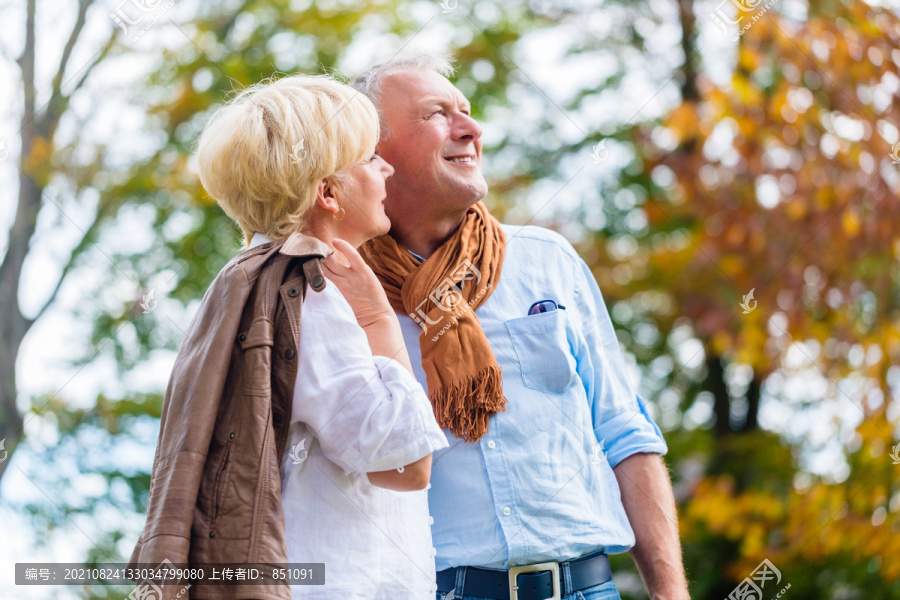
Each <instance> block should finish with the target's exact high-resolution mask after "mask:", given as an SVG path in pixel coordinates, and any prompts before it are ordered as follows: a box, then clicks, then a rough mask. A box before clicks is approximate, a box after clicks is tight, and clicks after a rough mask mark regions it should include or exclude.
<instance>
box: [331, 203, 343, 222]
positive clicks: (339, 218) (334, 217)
mask: <svg viewBox="0 0 900 600" xmlns="http://www.w3.org/2000/svg"><path fill="white" fill-rule="evenodd" d="M338 209H339V212H340V213H341V216H337V215H338V214H337V213H332V215H331V217H332V218H333V219H335V220H337V221H340V220H341V219H343V218H344V217H346V216H347V211H345V210H344V207H343V206H339V207H338Z"/></svg>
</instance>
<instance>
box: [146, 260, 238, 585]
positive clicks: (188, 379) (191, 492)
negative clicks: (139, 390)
mask: <svg viewBox="0 0 900 600" xmlns="http://www.w3.org/2000/svg"><path fill="white" fill-rule="evenodd" d="M229 268H231V269H240V267H239V266H235V265H230V266H227V267H226V269H229ZM235 276H236V277H237V278H239V279H242V280H245V279H246V278H245V277H244V276H243V275H242V274H240V273H238V274H236V275H235ZM229 281H232V282H233V281H234V279H233V278H232V277H222V276H221V275H220V276H219V277H217V278H216V279H215V280H214V281H213V284H212V285H211V286H210V288H209V290H207V292H206V294H205V295H204V298H203V301H202V302H201V304H200V308H199V309H198V311H197V314H196V315H195V317H194V319H193V321H192V322H191V326H190V328H189V329H188V331H187V333H186V334H185V338H184V341H183V342H182V345H181V349H180V350H179V352H178V356H177V358H176V359H175V365H174V367H173V369H172V375H171V376H170V378H169V384H168V387H167V389H166V396H165V400H164V401H163V407H162V414H161V416H160V425H159V439H158V442H157V446H156V453H155V456H154V460H153V471H152V475H151V479H150V496H149V499H148V504H147V521H146V524H145V527H144V531H143V533H141V536H140V538H139V539H138V542H137V545H136V546H135V549H134V551H133V553H132V555H131V560H130V563H129V565H133V564H134V563H147V564H150V563H152V564H153V565H157V564H159V563H161V562H163V561H164V560H169V561H171V562H173V563H176V564H187V563H188V554H189V550H190V541H191V526H192V523H193V519H194V506H195V505H196V502H197V495H198V492H199V489H200V482H201V479H202V477H203V469H204V466H205V463H206V455H207V452H208V451H209V446H210V441H211V439H212V435H213V428H214V426H215V422H216V413H217V411H218V408H219V403H220V401H221V398H222V390H223V388H224V386H225V380H226V373H227V372H228V367H229V364H230V361H231V351H232V348H233V345H234V339H235V336H236V335H237V330H238V327H239V326H240V319H241V310H222V306H221V304H219V303H213V302H210V299H211V298H225V297H227V298H228V305H229V306H237V305H238V303H239V305H240V307H243V305H244V301H246V296H247V295H248V294H247V293H246V292H242V291H240V290H242V289H243V288H242V287H241V286H234V285H233V284H229ZM226 287H227V288H228V289H224V288H226ZM241 294H244V295H243V299H242V298H239V297H237V296H240V295H241ZM236 295H237V296H236ZM183 597H184V596H182V598H183Z"/></svg>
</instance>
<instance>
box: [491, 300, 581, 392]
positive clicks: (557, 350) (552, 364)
mask: <svg viewBox="0 0 900 600" xmlns="http://www.w3.org/2000/svg"><path fill="white" fill-rule="evenodd" d="M506 329H507V331H509V336H510V338H511V339H512V344H513V348H514V349H515V351H516V356H517V358H518V359H519V366H520V368H521V370H522V383H523V384H524V385H525V387H527V388H531V389H533V390H538V391H540V392H544V393H547V394H562V393H564V392H565V391H566V390H568V389H569V388H570V387H572V385H574V384H575V381H576V374H575V359H574V357H573V356H572V353H571V352H570V351H569V342H568V339H567V338H566V312H565V310H552V311H550V312H545V313H540V314H536V315H528V316H527V317H520V318H518V319H510V320H509V321H507V322H506Z"/></svg>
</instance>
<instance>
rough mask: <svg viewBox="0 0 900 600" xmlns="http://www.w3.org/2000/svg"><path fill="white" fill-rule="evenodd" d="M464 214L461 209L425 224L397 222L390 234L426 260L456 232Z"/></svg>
mask: <svg viewBox="0 0 900 600" xmlns="http://www.w3.org/2000/svg"><path fill="white" fill-rule="evenodd" d="M465 216H466V211H463V212H460V213H456V214H454V215H451V216H448V217H446V218H443V219H440V220H438V221H434V222H431V223H427V224H422V223H399V224H398V225H397V226H395V227H392V228H391V236H392V237H393V238H394V239H395V240H397V243H399V244H401V245H402V246H405V247H406V248H408V249H409V250H411V251H412V252H414V253H415V254H418V255H419V256H421V257H422V258H424V259H426V260H427V259H428V257H430V256H431V255H432V254H434V252H435V250H437V249H438V248H440V247H441V246H442V245H443V244H444V242H446V241H447V240H448V239H449V238H450V236H452V235H453V234H454V233H456V230H457V229H459V226H460V225H461V224H462V222H463V218H464V217H465Z"/></svg>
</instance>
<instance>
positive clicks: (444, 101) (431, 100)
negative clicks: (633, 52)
mask: <svg viewBox="0 0 900 600" xmlns="http://www.w3.org/2000/svg"><path fill="white" fill-rule="evenodd" d="M420 102H421V104H422V105H428V104H441V105H450V104H459V105H460V106H462V107H463V108H465V109H466V110H469V111H471V110H472V104H471V103H470V102H469V101H468V99H466V98H463V101H462V102H460V101H459V99H456V98H454V99H452V100H451V99H449V98H442V97H439V96H427V97H425V98H422V99H421V100H420Z"/></svg>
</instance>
